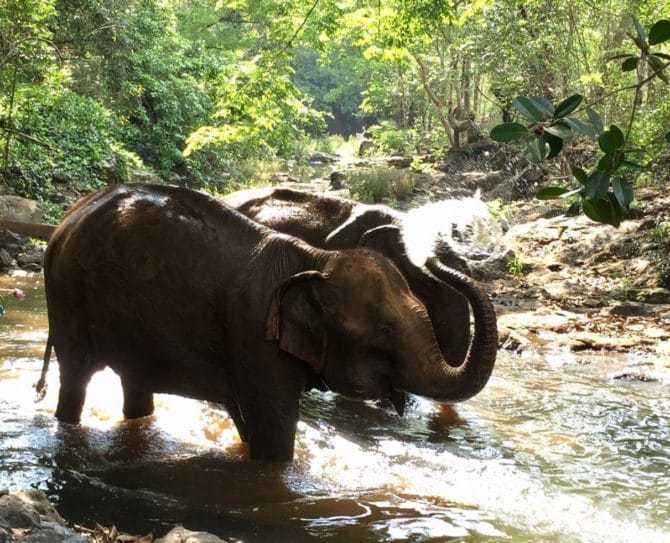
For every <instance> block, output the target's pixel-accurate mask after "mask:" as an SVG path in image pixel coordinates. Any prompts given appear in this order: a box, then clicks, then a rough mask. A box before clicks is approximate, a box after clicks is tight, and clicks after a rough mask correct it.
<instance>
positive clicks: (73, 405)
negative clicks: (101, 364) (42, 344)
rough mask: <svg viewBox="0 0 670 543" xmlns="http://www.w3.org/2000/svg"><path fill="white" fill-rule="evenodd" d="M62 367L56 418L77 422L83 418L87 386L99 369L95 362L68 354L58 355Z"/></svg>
mask: <svg viewBox="0 0 670 543" xmlns="http://www.w3.org/2000/svg"><path fill="white" fill-rule="evenodd" d="M58 365H59V367H60V390H59V392H58V405H57V406H56V418H57V419H58V420H61V421H63V422H69V423H72V424H77V423H78V422H79V420H80V419H81V412H82V410H83V409H84V401H85V400H86V388H87V387H88V384H89V382H90V381H91V377H93V374H94V373H95V372H96V371H98V369H99V368H96V367H95V366H94V365H93V364H90V363H86V362H83V363H81V362H80V361H79V360H76V361H75V359H73V358H71V357H69V356H68V355H66V354H61V355H59V357H58Z"/></svg>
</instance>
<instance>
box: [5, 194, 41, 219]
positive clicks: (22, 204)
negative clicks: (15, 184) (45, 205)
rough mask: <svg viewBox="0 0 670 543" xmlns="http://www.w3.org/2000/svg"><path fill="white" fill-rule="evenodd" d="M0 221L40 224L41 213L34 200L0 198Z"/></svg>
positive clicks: (13, 197)
mask: <svg viewBox="0 0 670 543" xmlns="http://www.w3.org/2000/svg"><path fill="white" fill-rule="evenodd" d="M0 219H5V220H7V221H19V222H42V211H40V208H39V206H38V205H37V202H36V201H35V200H29V199H28V198H21V197H20V196H11V195H6V196H0Z"/></svg>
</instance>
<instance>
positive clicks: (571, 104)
mask: <svg viewBox="0 0 670 543" xmlns="http://www.w3.org/2000/svg"><path fill="white" fill-rule="evenodd" d="M583 99H584V97H583V96H582V95H581V94H573V95H572V96H568V97H567V98H566V99H565V100H563V101H562V102H561V103H560V104H558V105H557V106H556V110H555V111H554V117H556V118H557V119H558V118H561V117H565V116H566V115H570V113H572V112H573V111H574V110H575V109H577V108H578V107H579V104H581V103H582V100H583Z"/></svg>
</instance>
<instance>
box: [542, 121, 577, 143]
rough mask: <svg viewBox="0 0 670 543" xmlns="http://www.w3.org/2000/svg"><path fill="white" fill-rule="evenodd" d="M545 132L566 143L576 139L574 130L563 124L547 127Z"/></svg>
mask: <svg viewBox="0 0 670 543" xmlns="http://www.w3.org/2000/svg"><path fill="white" fill-rule="evenodd" d="M544 131H545V132H548V133H549V134H551V135H552V136H556V137H557V138H561V139H562V140H565V141H570V140H571V139H572V138H573V137H574V134H573V133H572V130H570V129H569V128H568V127H567V126H563V125H562V124H553V125H551V126H545V127H544Z"/></svg>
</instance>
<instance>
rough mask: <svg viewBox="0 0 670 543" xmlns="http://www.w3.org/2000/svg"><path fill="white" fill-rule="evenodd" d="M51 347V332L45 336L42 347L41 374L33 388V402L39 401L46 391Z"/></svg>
mask: <svg viewBox="0 0 670 543" xmlns="http://www.w3.org/2000/svg"><path fill="white" fill-rule="evenodd" d="M52 348H53V340H52V339H51V333H49V337H47V345H46V347H45V348H44V361H43V363H42V374H41V375H40V379H39V381H37V383H35V390H36V391H37V397H36V398H35V402H41V401H42V400H43V399H44V396H46V393H47V372H48V371H49V361H50V360H51V350H52Z"/></svg>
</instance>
